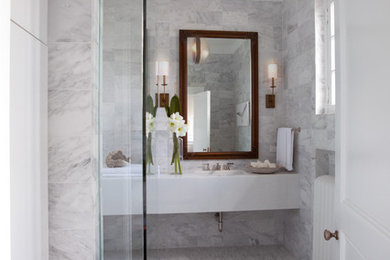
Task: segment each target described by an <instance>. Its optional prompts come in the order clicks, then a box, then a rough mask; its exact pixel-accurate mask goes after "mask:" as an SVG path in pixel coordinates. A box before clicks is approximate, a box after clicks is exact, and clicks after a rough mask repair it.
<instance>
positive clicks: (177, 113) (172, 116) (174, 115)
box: [171, 112, 184, 121]
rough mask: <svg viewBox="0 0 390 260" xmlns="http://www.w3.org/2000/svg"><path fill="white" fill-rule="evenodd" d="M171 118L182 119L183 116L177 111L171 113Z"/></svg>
mask: <svg viewBox="0 0 390 260" xmlns="http://www.w3.org/2000/svg"><path fill="white" fill-rule="evenodd" d="M171 118H172V119H174V120H176V121H184V120H183V117H182V116H181V115H180V114H179V112H176V113H173V114H172V115H171Z"/></svg>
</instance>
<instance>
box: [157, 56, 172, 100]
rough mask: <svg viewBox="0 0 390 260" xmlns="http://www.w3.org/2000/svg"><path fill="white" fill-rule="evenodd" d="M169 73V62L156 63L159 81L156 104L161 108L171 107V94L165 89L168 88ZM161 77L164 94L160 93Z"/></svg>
mask: <svg viewBox="0 0 390 260" xmlns="http://www.w3.org/2000/svg"><path fill="white" fill-rule="evenodd" d="M168 71H169V63H168V62H167V61H160V62H158V61H156V80H157V82H156V87H157V93H156V103H157V104H159V106H160V107H165V106H168V105H169V94H168V93H166V92H165V88H166V86H168V83H167V77H168ZM160 77H162V84H161V85H162V86H163V87H164V91H163V92H162V93H159V83H160Z"/></svg>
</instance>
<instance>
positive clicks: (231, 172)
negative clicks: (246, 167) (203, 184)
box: [195, 170, 248, 176]
mask: <svg viewBox="0 0 390 260" xmlns="http://www.w3.org/2000/svg"><path fill="white" fill-rule="evenodd" d="M195 174H204V175H207V176H236V175H245V174H248V173H247V172H245V171H242V170H229V171H227V170H221V171H199V172H195Z"/></svg>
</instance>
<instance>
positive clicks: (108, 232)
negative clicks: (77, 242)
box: [104, 211, 284, 252]
mask: <svg viewBox="0 0 390 260" xmlns="http://www.w3.org/2000/svg"><path fill="white" fill-rule="evenodd" d="M283 217H284V213H283V211H251V212H225V213H224V219H223V221H224V228H223V232H219V231H218V226H217V222H216V218H215V216H214V213H196V214H164V215H148V217H147V241H148V245H147V247H148V249H164V248H190V247H192V248H194V247H201V248H204V247H229V246H258V245H278V244H281V243H282V242H283ZM141 226H142V216H104V250H105V251H106V252H110V251H126V249H127V248H128V247H129V246H131V248H132V249H141V248H142V230H140V227H141ZM131 234H133V236H131Z"/></svg>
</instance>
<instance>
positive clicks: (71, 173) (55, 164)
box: [49, 136, 96, 183]
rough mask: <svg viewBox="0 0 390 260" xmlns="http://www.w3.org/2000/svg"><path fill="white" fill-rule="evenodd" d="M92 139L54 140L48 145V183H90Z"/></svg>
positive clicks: (83, 137)
mask: <svg viewBox="0 0 390 260" xmlns="http://www.w3.org/2000/svg"><path fill="white" fill-rule="evenodd" d="M93 148H94V147H93V139H92V138H91V137H89V136H80V137H71V138H56V139H51V140H50V143H49V172H50V174H49V183H90V182H93V181H96V179H95V178H96V174H94V172H93V168H92V167H93V157H92V152H91V151H92V149H93Z"/></svg>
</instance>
